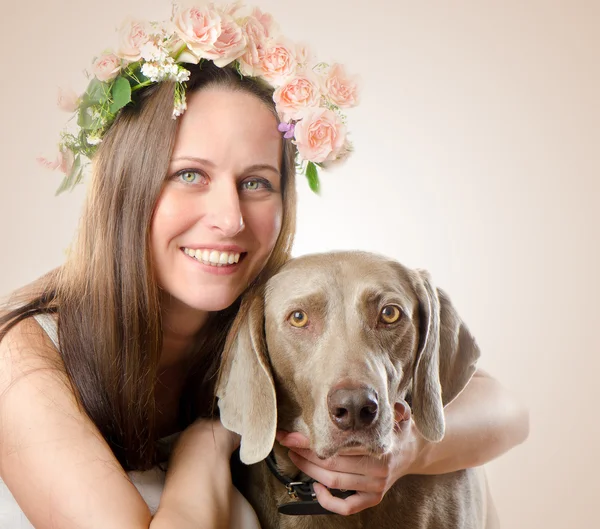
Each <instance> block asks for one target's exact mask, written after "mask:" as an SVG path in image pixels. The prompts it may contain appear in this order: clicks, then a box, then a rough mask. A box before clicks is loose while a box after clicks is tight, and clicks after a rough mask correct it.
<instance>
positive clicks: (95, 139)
mask: <svg viewBox="0 0 600 529" xmlns="http://www.w3.org/2000/svg"><path fill="white" fill-rule="evenodd" d="M86 141H87V142H88V144H90V145H98V144H100V143H102V138H101V137H100V136H95V135H93V134H88V136H87V138H86Z"/></svg>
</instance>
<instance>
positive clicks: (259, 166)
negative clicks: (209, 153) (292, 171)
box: [171, 156, 280, 175]
mask: <svg viewBox="0 0 600 529" xmlns="http://www.w3.org/2000/svg"><path fill="white" fill-rule="evenodd" d="M183 160H188V161H191V162H197V163H200V164H203V165H206V166H208V167H210V168H213V167H215V164H214V163H213V162H211V161H210V160H206V159H205V158H198V157H197V156H178V157H177V158H173V159H172V160H171V161H172V162H179V161H183ZM261 170H267V171H272V172H274V173H275V174H277V175H279V174H280V172H279V169H277V168H276V167H273V166H272V165H270V164H268V163H257V164H254V165H250V166H249V167H246V168H245V169H244V171H243V172H244V173H250V172H252V171H261Z"/></svg>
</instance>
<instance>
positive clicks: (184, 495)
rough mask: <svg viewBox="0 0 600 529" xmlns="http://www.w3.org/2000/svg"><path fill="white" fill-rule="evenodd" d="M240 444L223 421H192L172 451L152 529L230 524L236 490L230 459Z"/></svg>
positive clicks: (183, 528) (179, 528) (223, 525)
mask: <svg viewBox="0 0 600 529" xmlns="http://www.w3.org/2000/svg"><path fill="white" fill-rule="evenodd" d="M238 444H239V437H238V436H237V435H235V434H233V433H231V432H229V431H228V430H226V429H225V428H224V427H223V426H222V425H221V423H220V421H208V420H199V421H196V422H195V423H194V424H192V425H190V426H189V427H188V428H187V429H186V430H185V431H184V432H183V433H182V434H181V437H180V438H179V440H178V442H177V444H176V446H175V449H174V450H173V454H172V455H171V459H170V461H169V469H168V471H167V478H166V482H165V489H164V491H163V495H162V498H161V502H160V505H159V508H158V511H157V512H156V515H155V517H154V520H153V523H152V529H163V528H164V529H170V528H172V527H177V528H178V529H186V528H188V527H189V528H190V529H192V528H198V527H210V528H212V527H214V528H217V527H218V528H228V527H229V526H230V513H231V509H232V499H233V498H232V495H233V493H234V490H233V484H232V482H231V471H230V467H229V460H230V458H231V454H232V453H233V451H234V450H235V448H236V447H237V445H238ZM174 519H175V520H177V523H176V524H175V525H174V523H173V520H174Z"/></svg>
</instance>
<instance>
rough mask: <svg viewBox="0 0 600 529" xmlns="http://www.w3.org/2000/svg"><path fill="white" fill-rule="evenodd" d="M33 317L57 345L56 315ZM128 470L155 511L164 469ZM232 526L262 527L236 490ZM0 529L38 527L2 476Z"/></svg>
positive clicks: (167, 440)
mask: <svg viewBox="0 0 600 529" xmlns="http://www.w3.org/2000/svg"><path fill="white" fill-rule="evenodd" d="M34 318H35V319H36V321H37V322H38V323H39V324H40V326H41V327H42V328H43V329H44V331H46V333H47V334H48V336H49V337H50V339H51V340H52V343H54V345H55V347H56V348H57V349H58V333H57V327H56V321H55V320H54V318H53V317H52V316H51V315H49V314H40V315H38V316H34ZM178 435H179V434H173V435H171V436H169V437H165V438H163V439H161V440H160V441H161V442H163V443H165V444H172V443H173V442H174V441H175V439H176V438H177V436H178ZM127 474H128V475H129V479H130V480H131V482H132V483H133V484H134V485H135V487H136V488H137V490H138V491H139V493H140V494H141V496H142V498H144V501H145V502H146V503H147V505H148V507H149V509H150V512H151V513H152V515H154V514H155V513H156V510H157V508H158V504H159V502H160V497H161V495H162V491H163V487H164V483H165V472H164V471H163V470H161V469H160V468H159V467H154V468H152V469H150V470H144V471H132V472H128V473H127ZM230 527H232V528H234V527H235V528H236V529H260V525H259V524H258V520H257V518H256V514H255V513H254V510H253V509H252V507H251V506H250V504H249V503H248V502H247V501H246V500H245V499H244V497H243V496H242V495H241V494H240V493H239V492H237V490H235V491H234V496H233V504H232V511H231V522H230ZM0 529H35V528H34V527H33V525H31V523H30V522H29V520H28V519H27V517H26V516H25V514H24V513H23V511H22V510H21V508H20V507H19V505H18V504H17V502H16V500H15V498H14V497H13V495H12V493H11V492H10V491H9V490H8V487H7V486H6V484H5V483H4V481H2V479H0Z"/></svg>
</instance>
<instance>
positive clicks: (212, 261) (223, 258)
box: [183, 248, 240, 266]
mask: <svg viewBox="0 0 600 529" xmlns="http://www.w3.org/2000/svg"><path fill="white" fill-rule="evenodd" d="M183 253H185V254H186V255H189V256H190V257H193V258H194V259H196V260H198V261H200V262H201V263H204V264H207V265H210V266H225V265H232V264H234V263H237V262H238V261H239V260H240V254H239V253H233V252H219V251H218V250H192V249H191V248H184V249H183Z"/></svg>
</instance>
